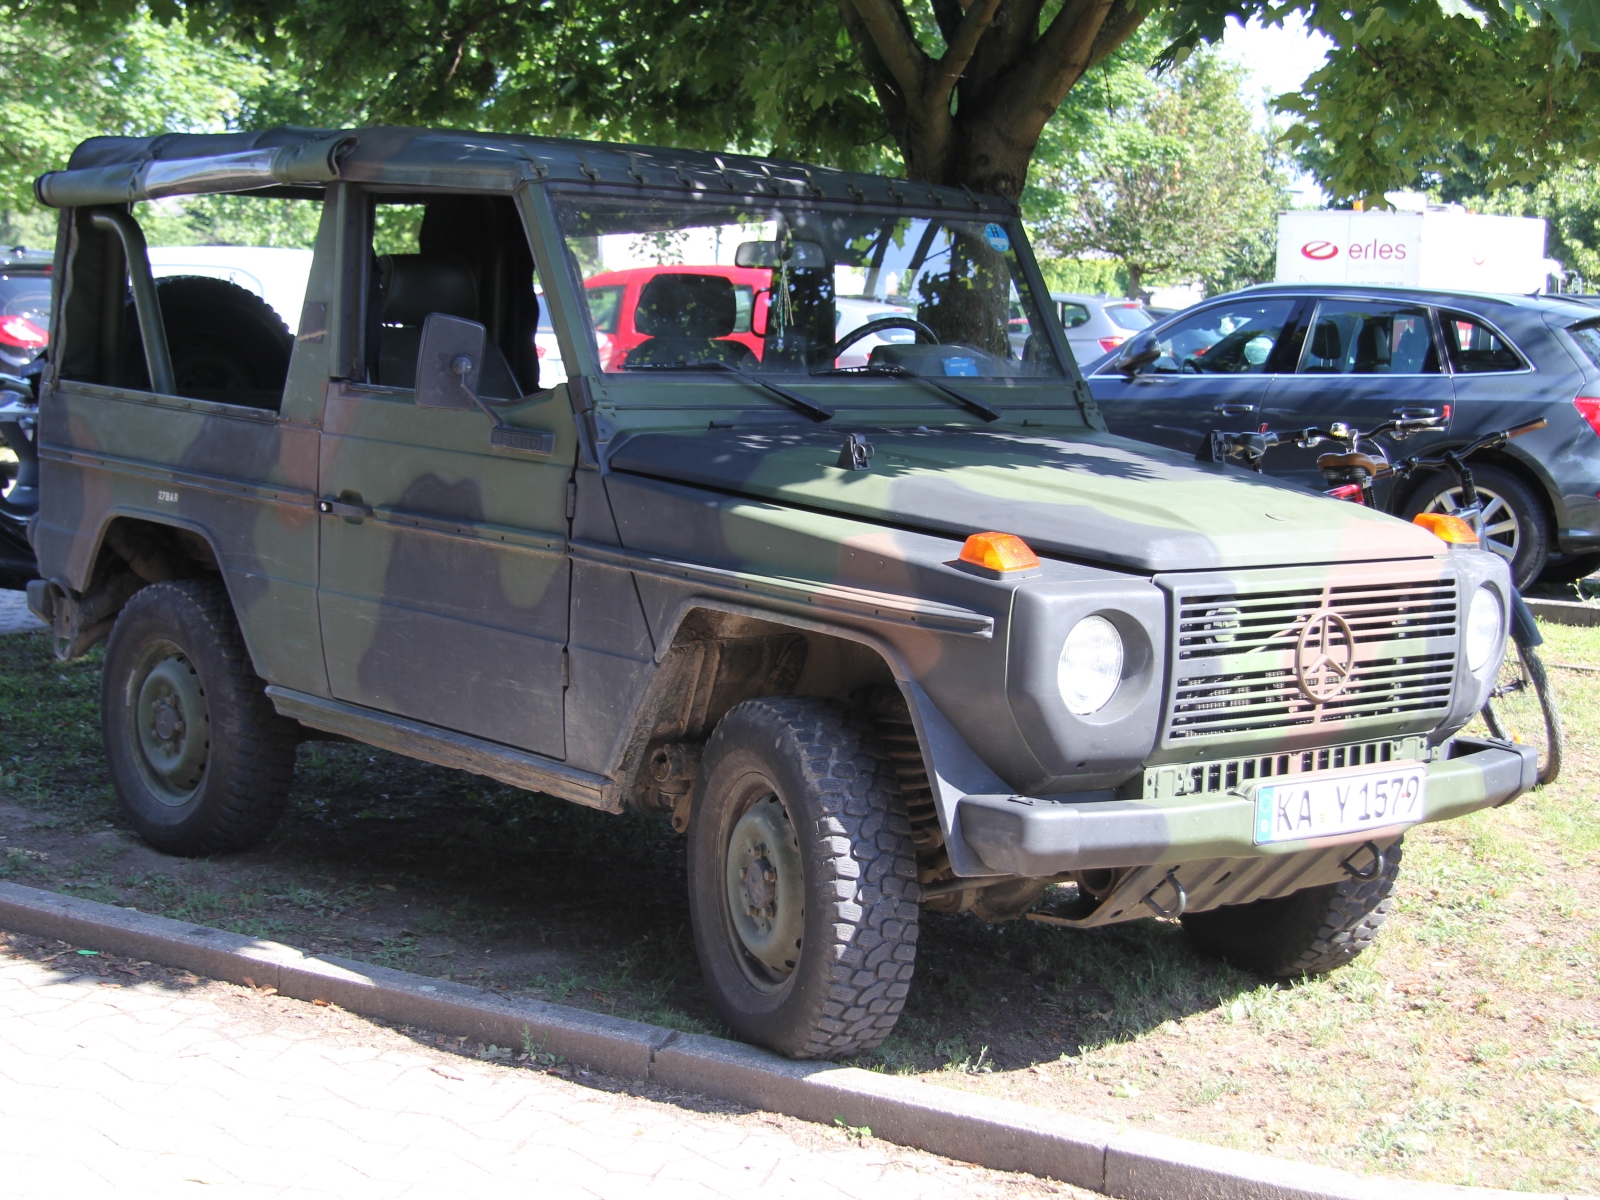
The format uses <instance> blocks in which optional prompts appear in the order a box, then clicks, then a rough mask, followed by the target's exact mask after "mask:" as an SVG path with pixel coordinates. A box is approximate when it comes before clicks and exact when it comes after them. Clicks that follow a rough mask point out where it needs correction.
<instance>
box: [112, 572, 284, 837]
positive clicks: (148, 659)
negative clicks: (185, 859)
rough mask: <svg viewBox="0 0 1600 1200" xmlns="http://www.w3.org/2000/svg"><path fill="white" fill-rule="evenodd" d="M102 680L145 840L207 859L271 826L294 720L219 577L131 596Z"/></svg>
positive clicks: (134, 817)
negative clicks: (278, 702)
mask: <svg viewBox="0 0 1600 1200" xmlns="http://www.w3.org/2000/svg"><path fill="white" fill-rule="evenodd" d="M100 686H101V691H100V713H101V718H100V719H101V732H102V735H103V737H104V739H105V748H106V760H107V762H108V764H109V766H110V768H111V780H112V783H113V784H114V785H115V787H116V789H117V795H118V796H119V797H120V798H121V800H122V804H123V807H124V808H125V809H126V810H127V813H128V818H129V820H130V821H132V823H133V826H134V828H135V829H137V830H138V831H139V834H140V836H141V837H143V838H144V839H145V840H146V841H147V842H149V843H150V844H151V845H152V846H154V847H155V848H156V849H158V850H162V851H165V852H166V853H168V854H183V855H205V854H227V853H231V852H233V851H237V850H247V849H249V848H250V847H252V846H254V845H256V844H257V843H258V842H260V841H261V840H262V839H263V838H265V837H266V836H267V834H268V833H270V832H271V830H272V827H273V825H274V824H275V823H276V822H277V820H278V817H279V816H280V815H281V814H282V812H283V808H284V804H285V803H286V802H287V800H288V796H289V787H290V784H291V782H292V781H293V778H294V751H295V735H294V727H293V726H292V725H291V724H290V723H289V722H287V721H285V720H284V719H283V718H282V717H280V716H278V714H277V713H276V712H275V711H274V710H273V707H272V703H271V701H269V700H268V699H267V697H266V694H265V692H264V690H263V684H262V681H261V679H260V677H259V676H257V675H256V673H255V671H254V670H253V669H252V668H251V665H250V656H249V654H248V653H247V652H246V650H245V646H244V638H243V636H242V635H241V634H240V632H239V626H238V623H237V622H236V621H235V620H234V616H233V609H232V607H231V606H230V605H229V603H228V595H227V591H226V590H225V589H224V588H223V586H222V584H221V583H220V582H217V581H215V580H201V579H188V580H182V581H178V582H172V583H156V584H151V585H150V586H149V587H146V588H141V589H140V590H139V591H138V592H136V593H135V594H134V596H133V598H132V599H131V600H129V601H128V603H127V605H126V606H125V607H124V608H123V610H122V612H121V613H120V614H118V616H117V623H116V625H115V626H113V627H112V630H111V637H110V640H109V642H108V643H107V646H106V663H105V670H104V673H103V675H102V677H101V685H100Z"/></svg>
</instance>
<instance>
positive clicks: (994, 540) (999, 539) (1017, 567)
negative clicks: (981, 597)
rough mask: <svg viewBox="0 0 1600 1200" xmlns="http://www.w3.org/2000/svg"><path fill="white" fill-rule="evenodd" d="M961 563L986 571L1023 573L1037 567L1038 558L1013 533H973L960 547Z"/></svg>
mask: <svg viewBox="0 0 1600 1200" xmlns="http://www.w3.org/2000/svg"><path fill="white" fill-rule="evenodd" d="M961 561H962V562H964V563H971V564H972V565H973V566H975V567H982V568H983V569H984V570H986V571H1025V570H1028V569H1029V568H1030V567H1037V566H1038V565H1039V556H1038V555H1037V554H1035V553H1034V552H1033V548H1032V547H1031V546H1029V545H1028V543H1027V542H1025V541H1023V540H1022V539H1021V538H1019V537H1018V536H1017V535H1016V534H1014V533H975V534H973V535H972V536H971V537H969V538H968V539H967V544H966V545H965V546H962V547H961Z"/></svg>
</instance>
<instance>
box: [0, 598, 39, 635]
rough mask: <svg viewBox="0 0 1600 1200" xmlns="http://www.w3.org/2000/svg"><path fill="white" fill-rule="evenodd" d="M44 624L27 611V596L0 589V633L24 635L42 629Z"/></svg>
mask: <svg viewBox="0 0 1600 1200" xmlns="http://www.w3.org/2000/svg"><path fill="white" fill-rule="evenodd" d="M43 628H44V622H43V621H41V620H39V618H38V617H36V616H34V615H33V614H32V613H31V612H29V611H28V594H27V593H26V592H17V591H12V590H10V589H0V633H25V632H27V631H28V630H31V629H43Z"/></svg>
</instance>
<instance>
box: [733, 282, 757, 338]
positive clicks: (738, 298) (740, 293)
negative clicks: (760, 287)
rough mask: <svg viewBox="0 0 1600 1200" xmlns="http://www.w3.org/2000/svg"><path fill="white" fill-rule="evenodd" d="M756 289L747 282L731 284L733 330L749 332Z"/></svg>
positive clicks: (753, 314)
mask: <svg viewBox="0 0 1600 1200" xmlns="http://www.w3.org/2000/svg"><path fill="white" fill-rule="evenodd" d="M755 311H756V290H755V288H753V287H751V286H750V285H749V284H747V283H736V284H734V285H733V331H734V332H735V333H749V332H750V322H751V321H752V320H754V319H755Z"/></svg>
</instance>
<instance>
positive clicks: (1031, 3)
mask: <svg viewBox="0 0 1600 1200" xmlns="http://www.w3.org/2000/svg"><path fill="white" fill-rule="evenodd" d="M838 4H839V11H840V14H841V16H842V17H843V19H844V25H845V28H846V30H847V31H848V32H849V34H850V37H851V40H852V41H853V42H854V43H855V45H856V48H857V50H858V51H859V52H860V54H861V60H862V65H863V66H864V67H865V68H866V73H867V76H868V78H869V79H871V81H872V86H873V90H874V92H875V93H876V95H877V97H878V103H879V105H880V106H881V107H882V109H883V114H884V117H885V119H886V120H887V122H888V125H889V131H890V133H891V134H892V135H893V136H894V139H895V142H896V143H897V144H898V146H899V148H900V153H901V156H902V157H903V158H904V160H905V164H906V175H907V177H908V178H910V179H915V180H920V181H923V182H926V183H942V184H948V185H951V186H955V187H962V186H965V187H968V188H970V189H972V190H973V191H974V192H983V193H987V194H989V195H995V196H1004V197H1005V198H1006V199H1008V200H1012V201H1016V200H1019V199H1020V198H1021V196H1022V189H1023V188H1024V187H1025V186H1026V184H1027V182H1028V164H1029V163H1030V162H1031V161H1032V159H1033V152H1034V150H1035V149H1036V148H1037V147H1038V144H1039V138H1040V136H1041V135H1042V134H1043V133H1044V127H1045V124H1046V122H1048V121H1049V120H1050V118H1051V116H1053V115H1054V113H1055V111H1056V109H1057V108H1058V107H1059V106H1060V104H1061V101H1062V100H1063V99H1065V98H1066V95H1067V93H1068V92H1069V91H1070V90H1071V89H1072V87H1073V85H1074V84H1076V83H1077V81H1078V80H1079V79H1080V78H1081V77H1082V76H1083V73H1084V72H1085V71H1086V70H1088V69H1089V68H1090V67H1092V66H1094V65H1095V64H1096V63H1098V62H1100V61H1101V60H1102V59H1104V58H1105V57H1106V56H1107V55H1108V54H1110V53H1111V52H1112V51H1113V50H1115V49H1116V48H1117V47H1118V46H1120V45H1121V44H1122V43H1123V42H1124V41H1126V40H1127V39H1128V37H1129V36H1130V35H1131V34H1132V33H1133V31H1134V30H1135V29H1137V28H1138V26H1139V23H1140V21H1142V20H1143V19H1144V17H1143V12H1142V11H1141V8H1140V0H1066V2H1065V3H1063V4H1062V5H1061V7H1060V9H1059V10H1058V11H1057V13H1056V15H1055V16H1054V17H1053V18H1052V19H1051V20H1050V22H1049V24H1048V25H1047V26H1046V27H1045V28H1044V29H1043V30H1042V31H1041V30H1040V28H1039V24H1040V16H1041V11H1042V8H1043V0H933V10H934V16H935V18H936V19H937V20H938V22H939V26H940V31H941V32H942V33H943V35H944V40H945V46H946V49H945V52H944V54H943V55H942V56H941V57H939V58H937V59H935V58H933V57H932V56H931V55H929V54H928V53H927V52H926V51H925V50H924V49H923V48H922V47H921V46H920V45H919V44H918V43H917V40H916V33H915V27H914V26H913V24H912V21H911V19H910V17H909V16H908V15H907V14H906V10H905V8H904V7H903V4H902V0H838Z"/></svg>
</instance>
